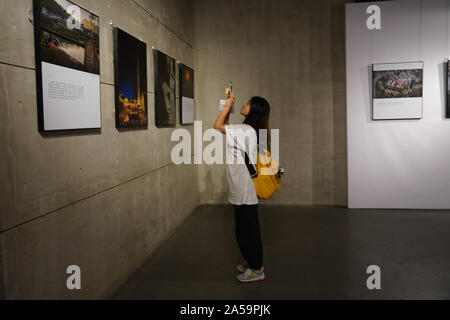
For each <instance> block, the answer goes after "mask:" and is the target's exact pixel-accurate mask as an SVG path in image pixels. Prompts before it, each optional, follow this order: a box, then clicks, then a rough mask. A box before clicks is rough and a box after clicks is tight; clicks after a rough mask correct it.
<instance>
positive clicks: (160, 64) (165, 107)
mask: <svg viewBox="0 0 450 320" xmlns="http://www.w3.org/2000/svg"><path fill="white" fill-rule="evenodd" d="M153 56H154V61H155V62H154V68H155V125H156V127H158V128H165V127H174V126H175V124H176V93H175V89H176V88H175V83H176V78H175V73H176V69H175V60H174V59H173V58H171V57H169V56H167V55H166V54H164V53H162V52H161V51H159V50H156V49H155V50H153Z"/></svg>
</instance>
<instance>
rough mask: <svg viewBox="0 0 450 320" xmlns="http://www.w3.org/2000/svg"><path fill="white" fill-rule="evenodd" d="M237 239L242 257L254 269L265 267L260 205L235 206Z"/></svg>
mask: <svg viewBox="0 0 450 320" xmlns="http://www.w3.org/2000/svg"><path fill="white" fill-rule="evenodd" d="M234 217H235V227H236V239H237V242H238V245H239V248H240V249H241V253H242V256H243V257H244V259H245V261H247V263H248V264H249V265H250V268H252V269H261V267H262V266H263V246H262V240H261V231H260V227H259V218H258V205H249V206H247V205H242V206H234Z"/></svg>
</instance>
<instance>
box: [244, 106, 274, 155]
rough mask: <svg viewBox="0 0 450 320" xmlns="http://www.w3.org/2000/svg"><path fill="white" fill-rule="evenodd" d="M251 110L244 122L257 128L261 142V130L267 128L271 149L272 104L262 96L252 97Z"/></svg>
mask: <svg viewBox="0 0 450 320" xmlns="http://www.w3.org/2000/svg"><path fill="white" fill-rule="evenodd" d="M249 102H250V112H249V114H248V115H247V117H246V118H245V121H244V123H245V124H248V125H249V126H251V127H252V128H253V129H255V130H256V133H257V137H258V143H259V130H261V129H266V130H267V140H268V142H267V143H268V148H269V150H270V129H269V117H270V104H269V102H267V100H266V99H264V98H261V97H253V98H251V99H250V101H249Z"/></svg>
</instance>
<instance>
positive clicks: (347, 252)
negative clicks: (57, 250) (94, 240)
mask: <svg viewBox="0 0 450 320" xmlns="http://www.w3.org/2000/svg"><path fill="white" fill-rule="evenodd" d="M260 219H261V228H262V236H263V244H264V266H265V269H266V276H267V279H266V280H265V281H263V282H259V283H251V284H240V283H238V282H237V281H236V280H235V275H236V274H237V272H236V271H235V266H236V265H237V264H238V263H239V262H240V261H241V260H240V259H241V258H240V254H239V251H238V248H237V244H236V240H235V236H234V229H233V228H234V218H233V208H232V207H231V206H226V205H216V206H201V207H199V208H198V209H197V210H196V211H195V212H194V214H193V215H192V216H191V217H190V218H189V219H188V220H187V221H186V222H185V223H184V224H183V226H182V227H181V228H180V229H179V230H178V231H177V232H176V234H175V235H174V236H173V237H172V238H171V239H169V240H168V241H167V242H166V243H164V244H163V245H162V246H161V247H160V248H159V249H158V250H157V251H156V252H155V253H154V254H153V255H152V257H151V258H150V259H149V260H148V262H146V263H145V264H144V265H143V266H142V268H141V269H140V270H139V271H138V272H136V274H135V275H134V276H133V277H132V278H131V279H130V280H129V281H128V282H127V283H126V284H125V285H123V286H122V287H121V288H120V290H119V291H118V292H117V293H116V295H115V296H114V297H113V298H114V299H168V300H171V299H179V300H185V299H192V300H197V299H202V300H203V299H208V300H215V299H226V300H228V299H233V300H234V299H239V300H241V299H243V300H245V299H252V300H261V299H262V300H264V299H286V300H292V299H450V232H449V231H450V212H436V211H432V212H429V211H394V210H391V211H389V210H383V211H381V210H349V209H345V208H333V207H298V206H261V207H260ZM370 265H378V266H380V267H381V274H382V275H381V285H382V289H381V290H378V291H370V290H368V289H367V287H366V281H367V278H368V277H369V275H367V273H366V270H367V267H368V266H370Z"/></svg>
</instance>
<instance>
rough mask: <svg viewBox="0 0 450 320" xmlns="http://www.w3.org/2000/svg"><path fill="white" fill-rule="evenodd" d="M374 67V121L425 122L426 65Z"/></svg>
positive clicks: (397, 64)
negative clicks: (424, 76) (421, 120)
mask: <svg viewBox="0 0 450 320" xmlns="http://www.w3.org/2000/svg"><path fill="white" fill-rule="evenodd" d="M372 68H373V71H372V84H373V90H372V94H373V106H372V119H373V120H406V119H422V115H423V62H406V63H385V64H374V65H373V67H372Z"/></svg>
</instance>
